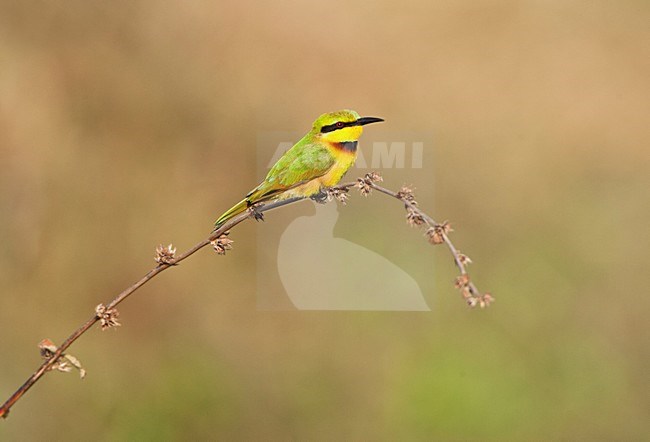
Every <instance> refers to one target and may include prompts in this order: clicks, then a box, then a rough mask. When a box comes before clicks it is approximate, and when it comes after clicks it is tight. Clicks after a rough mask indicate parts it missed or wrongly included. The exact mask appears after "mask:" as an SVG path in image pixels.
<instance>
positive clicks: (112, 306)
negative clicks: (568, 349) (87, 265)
mask: <svg viewBox="0 0 650 442" xmlns="http://www.w3.org/2000/svg"><path fill="white" fill-rule="evenodd" d="M380 181H382V179H381V177H380V176H379V174H377V173H376V172H372V173H369V174H366V175H365V177H363V178H359V179H358V180H357V181H354V182H350V183H345V184H340V185H338V186H335V187H332V188H329V189H327V191H326V193H327V197H328V199H332V198H335V199H337V200H339V201H341V202H342V203H345V202H346V201H347V196H348V195H347V193H348V192H349V190H350V189H352V188H354V187H356V188H358V189H359V191H360V192H361V194H362V195H368V194H370V191H371V189H375V190H377V191H378V192H381V193H383V194H385V195H389V196H392V197H393V198H396V199H398V200H400V201H402V202H403V203H404V205H405V207H406V209H407V221H408V222H409V224H411V225H415V226H421V225H426V226H428V229H427V231H426V234H427V236H428V237H429V241H430V242H432V243H433V244H438V243H441V242H444V243H445V244H446V245H447V247H448V248H449V250H450V251H451V253H452V255H453V257H454V262H455V263H456V266H457V267H458V269H459V270H460V273H461V275H460V276H459V277H458V278H456V283H455V285H456V287H457V288H459V289H460V290H461V293H462V294H463V297H464V298H465V299H466V301H467V302H468V304H469V305H470V306H472V307H474V306H476V305H480V306H481V307H485V306H488V305H489V304H490V302H492V301H493V298H492V296H490V294H487V293H486V294H483V295H481V294H480V292H479V291H478V289H477V288H476V286H475V285H474V284H473V283H472V282H471V281H470V280H469V276H468V274H467V269H466V263H468V262H471V261H470V260H469V258H467V257H466V256H465V255H463V254H461V253H460V252H459V251H458V250H457V249H456V248H455V247H454V245H453V244H452V242H451V240H450V239H449V236H448V233H449V232H450V231H451V228H450V227H449V224H448V223H446V222H445V223H443V224H438V223H436V222H435V221H434V220H433V218H431V217H430V216H429V215H427V214H426V213H424V212H423V211H422V210H420V208H419V207H418V204H417V202H416V201H415V198H414V196H413V192H412V191H411V190H410V189H409V188H407V187H402V189H401V190H400V191H399V192H393V191H392V190H389V189H386V188H384V187H382V186H380V185H378V184H377V183H378V182H380ZM301 200H303V198H300V197H296V198H291V199H287V200H281V201H275V202H271V203H267V204H260V205H256V206H254V207H253V208H251V209H250V210H247V211H245V212H243V213H241V214H239V215H237V216H235V217H233V218H231V219H230V220H228V221H227V222H226V223H224V224H223V225H221V226H219V228H218V229H215V230H214V231H213V232H212V233H211V234H210V235H209V236H208V237H207V238H206V239H204V240H203V241H201V242H199V243H198V244H196V245H195V246H194V247H192V248H191V249H189V250H188V251H186V252H184V253H182V254H180V255H178V256H176V249H174V248H173V247H172V245H171V244H170V245H169V246H167V247H163V246H159V247H158V248H157V249H156V257H155V259H156V262H157V263H158V265H157V266H156V267H154V268H153V269H151V270H150V271H149V272H148V273H147V274H146V275H144V276H143V277H142V278H141V279H140V280H139V281H137V282H136V283H134V284H133V285H131V286H130V287H128V288H126V289H125V290H124V291H122V292H121V293H120V294H118V295H117V296H116V297H115V299H113V300H112V301H111V302H110V303H109V304H108V305H106V306H105V305H104V304H99V305H98V306H97V307H96V309H95V314H94V315H93V316H92V317H91V318H90V319H88V320H87V321H86V322H85V323H84V324H83V325H82V326H81V327H79V328H78V329H77V330H75V331H74V332H73V333H72V334H71V335H70V336H69V337H68V338H67V339H66V340H65V341H63V343H62V344H61V345H60V346H59V347H58V348H56V350H54V348H55V347H54V346H51V350H50V351H49V352H47V359H46V360H45V362H43V364H41V366H40V367H39V368H38V369H37V370H36V371H35V372H34V373H33V374H32V375H31V376H30V377H29V378H28V379H27V381H25V383H24V384H23V385H21V386H20V388H18V390H16V392H15V393H14V394H12V395H11V397H10V398H9V399H7V401H6V402H5V403H4V404H2V406H1V407H0V418H6V417H7V415H8V414H9V410H10V409H11V407H12V406H13V405H14V404H15V403H16V402H17V401H18V400H19V399H20V398H21V397H22V396H23V395H24V394H25V393H26V392H27V390H29V389H30V388H31V387H32V386H33V385H34V384H35V383H36V382H38V380H39V379H40V378H42V377H43V375H44V374H45V373H47V372H48V371H50V370H52V369H54V368H56V366H57V364H60V362H59V361H60V360H61V358H62V357H64V356H65V353H64V352H65V351H66V350H67V349H68V348H69V347H70V346H71V345H72V344H73V343H74V342H75V341H76V340H77V339H79V337H81V336H82V335H83V334H84V333H85V332H86V331H88V330H89V329H90V328H91V327H92V326H93V325H95V323H96V322H98V321H99V322H100V323H101V326H102V329H106V328H110V327H115V326H118V325H120V324H119V322H118V321H117V317H118V312H117V310H116V307H117V305H118V304H120V303H121V302H123V301H124V300H125V299H126V298H128V297H129V296H130V295H131V294H133V293H134V292H135V291H136V290H138V289H139V288H140V287H142V286H143V285H145V284H146V283H147V282H149V281H150V280H151V279H153V278H154V277H156V276H157V275H158V274H160V273H161V272H163V271H164V270H167V269H168V268H170V267H172V266H175V265H177V264H179V263H180V262H181V261H183V260H185V259H186V258H189V257H190V256H191V255H193V254H194V253H196V252H197V251H199V250H200V249H202V248H203V247H205V246H207V245H208V244H212V246H213V247H214V249H215V251H216V252H217V253H219V254H225V252H226V250H229V249H230V248H231V245H232V240H230V239H229V238H228V233H229V230H230V229H232V228H233V227H234V226H236V225H237V224H239V223H241V222H242V221H244V220H245V219H247V218H251V217H254V218H256V219H262V218H263V216H262V213H263V212H266V211H269V210H271V209H275V208H277V207H281V206H284V205H287V204H292V203H295V202H298V201H301ZM72 359H74V358H72Z"/></svg>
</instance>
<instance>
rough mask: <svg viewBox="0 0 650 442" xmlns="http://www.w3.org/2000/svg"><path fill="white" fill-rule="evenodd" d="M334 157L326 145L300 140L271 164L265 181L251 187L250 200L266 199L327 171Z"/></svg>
mask: <svg viewBox="0 0 650 442" xmlns="http://www.w3.org/2000/svg"><path fill="white" fill-rule="evenodd" d="M334 163H335V159H334V157H333V156H332V154H330V153H329V151H328V150H327V148H326V147H324V146H322V145H320V144H317V143H309V142H307V141H305V140H304V139H303V140H300V141H299V142H298V143H296V144H295V145H294V146H293V147H292V148H291V149H289V150H288V151H287V152H286V153H285V154H284V155H282V157H281V158H280V159H279V160H278V162H277V163H275V165H274V166H273V167H272V168H271V170H270V171H269V173H268V174H267V175H266V178H265V179H264V181H263V182H262V183H261V184H260V185H259V186H257V187H256V188H255V189H253V190H252V191H250V192H249V193H248V195H246V198H247V199H248V201H249V202H251V203H255V202H258V201H263V200H267V199H269V198H273V197H274V196H276V195H278V194H280V193H282V192H284V191H286V190H289V189H292V188H294V187H296V186H299V185H301V184H304V183H306V182H308V181H311V180H313V179H314V178H318V177H320V176H323V175H325V174H326V173H327V172H328V171H329V170H330V169H331V168H332V166H333V165H334Z"/></svg>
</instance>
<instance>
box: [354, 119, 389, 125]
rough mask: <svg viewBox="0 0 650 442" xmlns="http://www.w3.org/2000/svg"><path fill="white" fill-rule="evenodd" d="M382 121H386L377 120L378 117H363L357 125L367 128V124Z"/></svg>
mask: <svg viewBox="0 0 650 442" xmlns="http://www.w3.org/2000/svg"><path fill="white" fill-rule="evenodd" d="M381 121H384V120H383V119H381V118H377V117H362V118H359V119H358V120H357V124H358V125H359V126H365V125H366V124H370V123H379V122H381Z"/></svg>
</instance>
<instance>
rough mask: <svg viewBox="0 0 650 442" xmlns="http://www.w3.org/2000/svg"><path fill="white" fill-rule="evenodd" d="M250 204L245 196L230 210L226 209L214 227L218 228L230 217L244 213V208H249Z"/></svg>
mask: <svg viewBox="0 0 650 442" xmlns="http://www.w3.org/2000/svg"><path fill="white" fill-rule="evenodd" d="M248 205H249V202H248V198H244V199H243V200H241V201H240V202H238V203H237V204H235V205H234V206H232V207H231V208H230V209H229V210H228V211H226V213H224V214H223V215H221V216H220V217H219V219H218V220H217V221H216V222H215V223H214V228H215V229H218V228H219V227H221V225H223V223H225V222H226V221H228V220H229V219H230V218H232V217H233V216H235V215H238V214H240V213H242V212H243V211H244V210H246V209H247V208H248Z"/></svg>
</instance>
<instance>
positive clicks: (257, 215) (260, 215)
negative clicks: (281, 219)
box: [248, 205, 264, 221]
mask: <svg viewBox="0 0 650 442" xmlns="http://www.w3.org/2000/svg"><path fill="white" fill-rule="evenodd" d="M248 210H250V212H251V215H253V219H254V220H255V221H264V214H263V213H262V212H260V210H259V207H257V206H255V205H253V206H250V207H249V208H248Z"/></svg>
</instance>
